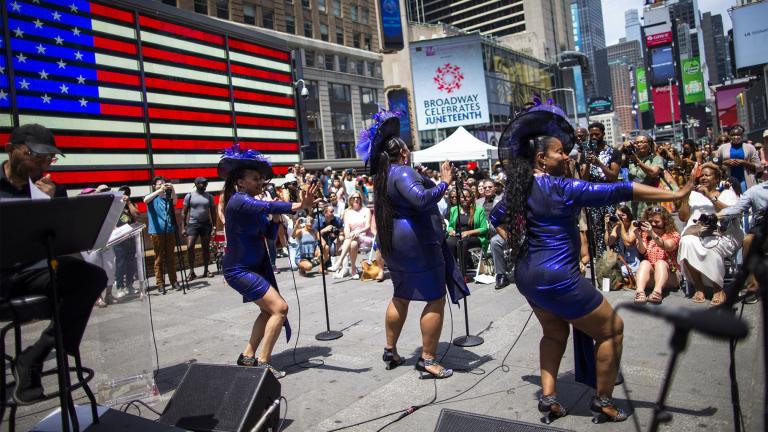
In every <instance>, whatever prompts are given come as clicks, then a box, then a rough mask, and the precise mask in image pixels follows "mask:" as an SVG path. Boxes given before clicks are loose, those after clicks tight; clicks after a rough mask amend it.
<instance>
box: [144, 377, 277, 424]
mask: <svg viewBox="0 0 768 432" xmlns="http://www.w3.org/2000/svg"><path fill="white" fill-rule="evenodd" d="M278 399H280V383H279V382H278V381H277V379H276V378H275V376H274V375H272V373H271V372H269V371H268V370H267V369H262V368H255V367H248V366H230V365H212V364H197V363H193V364H192V365H190V366H189V369H188V370H187V373H186V374H185V375H184V378H182V380H181V383H180V384H179V387H178V388H176V393H174V394H173V397H172V398H171V400H170V401H169V402H168V405H167V406H166V408H165V411H164V412H163V415H162V416H161V417H160V420H159V421H160V422H161V423H164V424H167V425H171V426H176V427H179V428H182V429H187V430H192V431H205V432H207V431H220V432H250V430H251V429H252V428H253V427H254V426H255V425H256V423H258V421H259V419H260V418H261V417H262V415H263V414H264V413H265V411H266V410H267V409H268V408H269V407H270V405H272V404H273V403H274V402H275V400H278ZM279 418H280V409H279V407H278V409H276V410H274V412H273V413H272V414H271V416H270V418H269V420H268V421H267V422H266V423H265V427H264V428H263V429H261V430H269V431H275V430H277V426H278V425H277V423H278V420H279Z"/></svg>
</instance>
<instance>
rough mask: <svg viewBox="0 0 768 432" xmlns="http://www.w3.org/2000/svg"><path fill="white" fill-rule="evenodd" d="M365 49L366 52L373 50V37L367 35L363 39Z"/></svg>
mask: <svg viewBox="0 0 768 432" xmlns="http://www.w3.org/2000/svg"><path fill="white" fill-rule="evenodd" d="M363 49H364V50H366V51H370V50H371V35H365V36H364V37H363Z"/></svg>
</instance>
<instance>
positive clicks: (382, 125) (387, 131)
mask: <svg viewBox="0 0 768 432" xmlns="http://www.w3.org/2000/svg"><path fill="white" fill-rule="evenodd" d="M401 115H403V113H401V112H400V111H387V110H382V111H379V112H377V113H376V114H374V115H373V117H372V119H373V124H372V125H371V126H370V127H369V128H368V129H365V128H363V129H360V138H359V139H358V141H357V145H356V146H355V150H357V156H358V157H359V158H360V159H362V160H363V162H365V164H366V165H368V161H369V160H370V159H371V157H375V156H376V155H377V154H379V153H380V152H381V144H382V143H383V142H384V141H386V139H387V138H389V137H391V136H393V135H398V134H399V133H400V116H401ZM376 169H377V167H376V165H375V164H372V165H371V175H374V174H376Z"/></svg>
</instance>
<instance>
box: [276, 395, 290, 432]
mask: <svg viewBox="0 0 768 432" xmlns="http://www.w3.org/2000/svg"><path fill="white" fill-rule="evenodd" d="M280 400H281V401H283V402H285V414H283V416H282V417H283V418H282V420H280V424H279V425H277V432H280V431H281V430H283V423H285V419H287V418H288V399H286V398H285V396H280ZM280 405H282V404H280ZM279 417H280V415H279V414H278V418H279Z"/></svg>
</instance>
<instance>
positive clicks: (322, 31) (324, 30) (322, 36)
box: [320, 24, 328, 42]
mask: <svg viewBox="0 0 768 432" xmlns="http://www.w3.org/2000/svg"><path fill="white" fill-rule="evenodd" d="M320 39H322V40H324V41H326V42H328V26H327V25H326V24H320Z"/></svg>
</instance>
